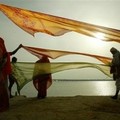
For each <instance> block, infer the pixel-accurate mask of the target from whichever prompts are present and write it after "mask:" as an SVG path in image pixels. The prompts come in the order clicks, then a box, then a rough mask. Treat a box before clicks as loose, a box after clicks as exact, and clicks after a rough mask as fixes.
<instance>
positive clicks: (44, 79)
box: [33, 56, 52, 99]
mask: <svg viewBox="0 0 120 120" xmlns="http://www.w3.org/2000/svg"><path fill="white" fill-rule="evenodd" d="M40 63H42V64H40ZM43 63H45V64H43ZM50 69H51V68H50V61H49V59H48V57H47V56H42V57H41V58H40V59H39V60H38V61H37V62H36V63H35V68H34V73H33V84H34V86H35V88H36V89H37V90H38V95H37V98H39V99H42V98H45V97H46V96H47V88H48V87H49V86H50V85H51V84H52V77H51V72H50Z"/></svg>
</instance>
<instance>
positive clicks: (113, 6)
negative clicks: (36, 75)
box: [0, 0, 120, 79]
mask: <svg viewBox="0 0 120 120" xmlns="http://www.w3.org/2000/svg"><path fill="white" fill-rule="evenodd" d="M0 3H1V4H6V5H10V6H15V7H19V8H24V9H28V10H32V11H37V12H43V13H47V14H51V15H55V16H60V17H64V18H69V19H73V20H77V21H82V22H88V23H92V24H96V25H101V26H106V27H111V28H115V29H120V24H119V22H120V14H119V13H120V7H119V5H120V0H19V1H18V0H0ZM0 36H1V37H2V38H3V39H4V40H5V45H6V48H7V50H8V51H12V50H14V49H15V48H16V47H17V46H18V45H19V44H23V45H26V46H32V47H40V48H46V49H54V50H64V51H74V52H83V53H89V54H97V55H101V56H106V57H112V55H111V53H110V51H109V50H110V48H111V47H116V48H117V49H119V50H120V47H119V43H116V42H104V41H101V40H96V39H93V38H91V37H87V36H84V35H81V34H79V33H75V32H69V33H66V34H64V35H62V36H59V37H53V36H50V35H47V34H45V33H37V34H35V36H34V37H33V36H31V35H30V34H28V33H26V32H25V31H23V30H22V29H20V28H19V27H18V26H16V25H15V24H14V23H13V22H12V21H10V20H9V19H8V18H7V17H6V16H5V15H4V14H3V13H2V12H0ZM15 56H16V57H17V58H18V61H20V62H35V61H36V60H37V59H38V58H36V57H35V56H33V55H31V54H30V53H28V52H27V51H25V50H23V49H22V48H21V49H20V50H19V51H18V52H17V53H16V54H15ZM50 61H51V62H58V61H59V62H92V63H101V62H100V61H98V60H96V59H94V58H90V57H86V56H81V55H68V56H64V57H60V58H57V59H54V60H52V59H50ZM53 78H60V79H64V78H65V79H107V78H108V77H107V76H106V75H104V74H103V73H101V72H100V71H98V70H96V69H93V68H84V69H76V70H73V69H72V70H67V71H62V72H59V73H55V74H53Z"/></svg>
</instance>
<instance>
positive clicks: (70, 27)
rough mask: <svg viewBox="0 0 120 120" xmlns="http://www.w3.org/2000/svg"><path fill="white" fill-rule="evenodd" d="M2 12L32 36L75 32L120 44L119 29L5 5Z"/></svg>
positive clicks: (1, 8) (1, 5)
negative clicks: (98, 35)
mask: <svg viewBox="0 0 120 120" xmlns="http://www.w3.org/2000/svg"><path fill="white" fill-rule="evenodd" d="M0 10H1V11H2V12H3V13H4V14H5V15H6V16H7V17H8V18H9V19H10V20H12V21H13V22H14V23H15V24H16V25H17V26H19V27H20V28H22V29H23V30H24V31H26V32H28V33H29V34H31V35H34V34H35V33H38V32H43V33H47V34H49V35H53V36H59V35H63V34H65V33H67V32H70V31H74V32H78V33H80V34H83V35H86V36H90V37H94V38H98V37H97V34H103V36H104V37H102V38H101V39H102V40H105V41H116V42H120V30H117V29H113V28H108V27H103V26H99V25H93V24H89V23H85V22H81V21H76V20H71V19H67V18H63V17H58V16H53V15H49V14H44V13H41V12H35V11H31V10H26V9H22V8H17V7H12V6H7V5H4V4H0Z"/></svg>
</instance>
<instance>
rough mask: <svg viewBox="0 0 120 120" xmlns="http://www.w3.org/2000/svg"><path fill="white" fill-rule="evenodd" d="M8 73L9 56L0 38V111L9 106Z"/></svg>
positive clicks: (9, 71)
mask: <svg viewBox="0 0 120 120" xmlns="http://www.w3.org/2000/svg"><path fill="white" fill-rule="evenodd" d="M10 73H11V65H10V56H9V54H8V52H7V50H6V47H5V45H4V40H3V39H2V38H0V112H3V111H5V110H7V109H8V108H9V95H8V86H7V85H8V81H7V80H8V79H7V76H8V74H10Z"/></svg>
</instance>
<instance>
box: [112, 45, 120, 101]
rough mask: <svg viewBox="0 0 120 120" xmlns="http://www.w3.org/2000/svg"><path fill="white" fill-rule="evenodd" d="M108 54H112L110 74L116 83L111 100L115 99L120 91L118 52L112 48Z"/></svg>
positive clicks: (119, 53)
mask: <svg viewBox="0 0 120 120" xmlns="http://www.w3.org/2000/svg"><path fill="white" fill-rule="evenodd" d="M110 52H111V53H112V54H113V59H112V62H111V69H110V73H111V74H113V79H114V80H115V81H116V83H115V84H116V93H115V95H114V96H113V97H112V98H113V99H117V98H118V93H119V90H120V52H119V51H118V50H117V49H116V48H114V47H112V48H111V49H110Z"/></svg>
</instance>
